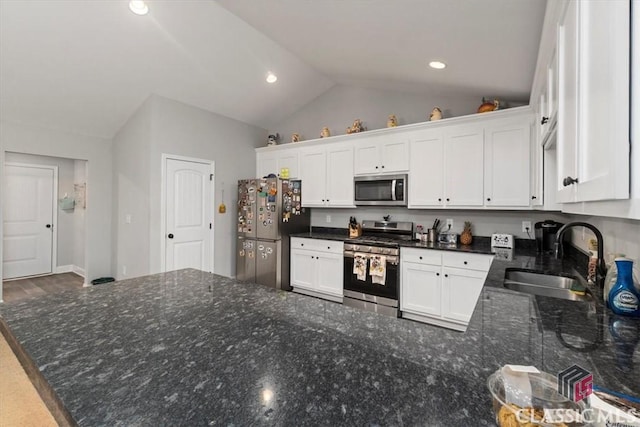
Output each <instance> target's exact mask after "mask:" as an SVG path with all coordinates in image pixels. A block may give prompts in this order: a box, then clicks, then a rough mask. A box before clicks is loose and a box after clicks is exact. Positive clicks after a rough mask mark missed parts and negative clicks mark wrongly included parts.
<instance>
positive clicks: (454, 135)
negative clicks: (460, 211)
mask: <svg viewBox="0 0 640 427" xmlns="http://www.w3.org/2000/svg"><path fill="white" fill-rule="evenodd" d="M483 160H484V129H483V128H482V126H478V125H466V126H455V127H453V128H451V129H447V130H446V131H445V134H444V171H445V174H444V175H445V178H444V201H445V202H446V205H447V206H482V205H483V204H484V198H483V195H484V193H483V181H484V161H483ZM409 185H411V183H409Z"/></svg>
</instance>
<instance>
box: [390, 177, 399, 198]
mask: <svg viewBox="0 0 640 427" xmlns="http://www.w3.org/2000/svg"><path fill="white" fill-rule="evenodd" d="M396 181H397V179H392V180H391V200H393V201H394V202H395V201H396V200H398V199H396Z"/></svg>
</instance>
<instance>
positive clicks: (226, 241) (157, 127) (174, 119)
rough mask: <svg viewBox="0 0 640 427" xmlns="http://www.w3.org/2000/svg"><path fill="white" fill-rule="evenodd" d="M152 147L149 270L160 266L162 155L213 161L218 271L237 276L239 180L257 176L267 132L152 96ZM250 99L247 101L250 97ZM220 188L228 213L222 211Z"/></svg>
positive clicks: (158, 268)
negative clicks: (257, 150) (258, 154)
mask: <svg viewBox="0 0 640 427" xmlns="http://www.w3.org/2000/svg"><path fill="white" fill-rule="evenodd" d="M151 102H152V107H153V109H152V128H151V141H152V142H151V150H150V155H151V157H150V178H151V181H150V182H151V192H150V206H151V209H150V221H149V225H150V230H151V236H150V248H151V258H150V272H151V273H155V272H159V271H160V261H161V257H162V254H161V252H160V247H161V244H160V239H162V238H164V235H163V234H162V233H161V231H162V230H161V223H160V189H161V163H162V162H161V159H162V154H163V153H165V154H173V155H180V156H186V157H194V158H200V159H206V160H213V161H214V162H215V197H216V200H215V203H214V212H215V217H214V232H215V242H214V244H215V248H214V251H215V258H214V271H215V272H216V273H217V274H221V275H224V276H233V275H235V244H236V230H235V225H236V220H237V218H236V211H235V209H234V206H236V204H237V196H236V194H237V181H238V180H239V179H242V178H247V177H253V176H254V175H255V170H256V155H255V151H254V150H255V148H256V147H260V146H262V145H264V141H265V140H266V138H267V131H266V130H265V129H261V128H258V127H255V126H251V125H248V124H246V123H242V122H239V121H237V120H233V119H229V118H227V117H224V116H220V115H218V114H214V113H211V112H209V111H205V110H202V109H199V108H196V107H192V106H189V105H186V104H183V103H181V102H177V101H172V100H170V99H167V98H163V97H160V96H153V97H152V99H151ZM248 102H249V101H248ZM222 189H224V190H225V192H224V193H225V200H224V202H225V204H226V205H227V206H228V207H229V208H228V209H227V212H226V213H225V214H220V213H218V209H217V207H218V205H219V204H220V202H221V197H222Z"/></svg>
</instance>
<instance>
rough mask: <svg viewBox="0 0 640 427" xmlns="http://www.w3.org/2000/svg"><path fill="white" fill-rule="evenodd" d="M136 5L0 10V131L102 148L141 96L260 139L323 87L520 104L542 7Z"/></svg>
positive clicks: (468, 3) (210, 1)
mask: <svg viewBox="0 0 640 427" xmlns="http://www.w3.org/2000/svg"><path fill="white" fill-rule="evenodd" d="M147 3H148V5H149V8H150V12H149V14H148V15H146V16H137V15H134V14H132V13H131V12H130V11H129V9H128V6H127V5H128V1H127V0H109V1H106V0H102V1H76V0H29V1H24V0H0V117H1V118H2V119H3V120H11V121H18V122H24V123H32V124H38V125H41V126H46V127H51V128H55V129H61V130H67V131H72V132H78V133H85V134H90V135H96V136H103V137H112V136H113V135H114V134H115V133H116V132H117V131H118V130H119V129H120V127H121V126H122V125H123V124H124V123H125V122H126V120H127V119H128V118H129V117H130V116H131V114H132V113H133V112H134V111H135V110H136V108H138V106H139V105H140V104H141V103H142V102H143V101H144V100H145V99H146V98H147V97H148V96H149V95H150V94H152V93H155V94H158V95H161V96H166V97H168V98H172V99H175V100H178V101H181V102H184V103H187V104H190V105H194V106H197V107H200V108H203V109H206V110H209V111H212V112H215V113H218V114H222V115H225V116H228V117H231V118H234V119H237V120H241V121H243V122H247V123H251V124H254V125H257V126H262V127H265V128H268V127H269V126H270V125H271V124H273V123H276V122H278V121H280V120H282V119H284V118H285V117H287V116H288V115H290V114H292V113H293V112H295V111H296V110H298V109H299V108H301V107H302V106H303V105H305V104H307V103H309V102H310V101H312V100H313V99H314V98H316V97H317V96H319V95H320V94H322V93H323V92H324V91H326V90H328V89H329V88H330V87H331V86H333V85H334V84H336V83H343V84H352V85H359V86H368V87H376V88H383V89H394V90H402V91H411V92H424V93H440V94H452V95H461V94H463V95H470V96H478V97H480V96H484V95H487V96H494V95H496V96H501V97H503V98H504V99H513V100H524V101H526V100H527V99H528V94H529V90H530V87H531V82H532V79H533V70H534V67H535V61H536V57H537V51H538V43H539V38H540V31H541V28H542V20H543V15H544V8H545V5H546V1H545V0H398V1H388V0H322V1H310V0H260V1H256V0H218V1H214V0H183V1H178V0H162V1H160V0H155V1H154V0H149V1H147ZM433 59H440V60H443V61H444V62H446V63H447V64H448V67H447V68H446V69H445V70H442V71H437V70H432V69H430V68H428V67H427V63H428V62H429V61H430V60H433ZM268 71H273V72H274V73H276V74H277V76H278V81H277V82H276V83H275V84H268V83H266V82H265V77H266V74H267V72H268Z"/></svg>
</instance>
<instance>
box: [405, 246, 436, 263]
mask: <svg viewBox="0 0 640 427" xmlns="http://www.w3.org/2000/svg"><path fill="white" fill-rule="evenodd" d="M400 260H401V261H402V262H415V263H418V264H429V265H438V266H439V265H441V264H442V254H441V253H440V252H439V251H431V250H428V249H414V248H402V249H401V251H400Z"/></svg>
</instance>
